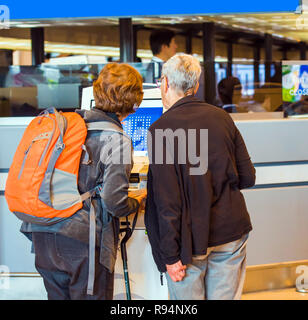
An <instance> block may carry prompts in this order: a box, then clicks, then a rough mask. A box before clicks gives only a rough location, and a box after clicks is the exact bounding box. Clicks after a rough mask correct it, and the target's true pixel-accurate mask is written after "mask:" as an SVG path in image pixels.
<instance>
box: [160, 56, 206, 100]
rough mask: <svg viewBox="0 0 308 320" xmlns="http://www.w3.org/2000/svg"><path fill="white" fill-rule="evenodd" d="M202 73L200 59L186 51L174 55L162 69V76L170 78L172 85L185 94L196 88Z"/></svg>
mask: <svg viewBox="0 0 308 320" xmlns="http://www.w3.org/2000/svg"><path fill="white" fill-rule="evenodd" d="M200 74H201V66H200V62H199V60H198V59H197V58H195V57H193V56H191V55H189V54H184V53H178V54H176V55H174V56H173V57H172V58H170V59H169V60H168V61H167V62H166V63H165V64H164V65H163V69H162V76H166V77H167V78H168V82H169V85H170V87H171V88H172V89H175V90H176V91H178V92H179V91H180V92H184V94H185V93H187V91H188V90H190V89H195V88H196V86H197V83H198V81H199V78H200Z"/></svg>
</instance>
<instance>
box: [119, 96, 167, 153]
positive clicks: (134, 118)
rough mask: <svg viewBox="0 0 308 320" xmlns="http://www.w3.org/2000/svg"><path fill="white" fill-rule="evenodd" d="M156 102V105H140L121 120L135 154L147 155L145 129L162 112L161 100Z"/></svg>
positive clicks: (146, 129)
mask: <svg viewBox="0 0 308 320" xmlns="http://www.w3.org/2000/svg"><path fill="white" fill-rule="evenodd" d="M157 102H159V103H157ZM156 103H157V106H155V107H154V106H149V107H142V106H141V107H140V108H139V109H138V110H137V111H136V112H135V113H134V114H131V115H130V116H128V117H127V118H126V119H125V120H124V121H123V122H122V125H123V130H124V131H125V132H126V133H127V134H128V135H129V136H130V138H131V139H132V142H133V147H134V155H135V156H147V131H148V129H149V127H150V126H151V124H152V123H154V122H155V121H156V120H158V119H159V118H160V117H161V115H162V113H163V107H162V105H161V100H160V101H156Z"/></svg>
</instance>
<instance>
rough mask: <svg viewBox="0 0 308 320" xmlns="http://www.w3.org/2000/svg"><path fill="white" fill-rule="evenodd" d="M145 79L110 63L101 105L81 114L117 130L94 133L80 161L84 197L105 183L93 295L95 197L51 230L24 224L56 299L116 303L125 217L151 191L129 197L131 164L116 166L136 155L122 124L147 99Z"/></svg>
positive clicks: (98, 99)
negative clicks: (90, 284)
mask: <svg viewBox="0 0 308 320" xmlns="http://www.w3.org/2000/svg"><path fill="white" fill-rule="evenodd" d="M142 90H143V87H142V77H141V75H140V74H139V73H138V71H137V70H135V69H134V68H133V67H131V66H129V65H128V64H118V63H109V64H107V65H106V66H105V67H104V68H103V69H102V71H101V72H100V75H99V77H98V79H97V81H95V82H94V86H93V93H94V98H95V107H94V108H93V109H91V110H76V112H78V113H79V114H80V115H81V116H82V117H83V119H84V120H85V122H86V123H93V122H97V121H100V122H105V123H106V125H109V126H111V127H113V128H116V129H113V132H111V133H110V132H108V131H107V132H106V131H89V132H88V135H87V138H86V142H85V149H86V151H87V152H84V153H83V156H82V157H81V162H80V169H79V177H78V189H79V192H80V193H81V194H83V193H85V192H87V191H88V190H92V189H93V188H95V187H96V186H99V185H101V186H102V188H101V190H100V193H99V195H97V196H96V197H95V198H93V199H92V204H93V206H94V209H95V215H96V248H95V251H96V252H95V275H94V276H95V278H94V292H93V295H88V294H87V284H88V270H89V220H90V219H89V215H90V199H89V200H87V201H85V202H84V204H83V208H82V209H80V210H79V211H77V212H76V213H75V214H74V215H73V216H72V217H70V218H67V219H65V220H62V221H61V222H58V223H56V224H53V225H50V226H41V225H38V224H33V223H27V222H24V223H23V224H22V226H21V232H23V233H24V234H25V235H26V236H27V237H28V238H29V239H30V240H32V241H33V246H34V252H35V266H36V269H37V271H38V272H39V273H40V274H41V276H42V277H43V280H44V285H45V288H46V291H47V294H48V299H50V300H84V299H88V300H112V299H113V284H114V267H115V261H116V257H117V246H118V238H119V219H118V218H119V217H125V216H127V215H129V214H131V213H134V212H136V211H137V210H138V208H139V205H140V204H141V203H142V202H143V200H144V198H145V196H146V190H141V191H139V192H136V193H135V194H134V193H130V194H128V186H129V178H130V172H131V169H132V166H133V163H132V156H131V157H130V159H128V160H130V161H125V163H124V161H123V163H122V162H121V163H114V161H113V159H121V157H123V156H124V155H125V157H127V155H130V154H131V152H132V143H131V140H130V139H129V138H128V136H126V135H122V134H121V133H120V132H117V131H123V128H122V125H121V121H122V120H123V119H125V117H127V116H128V115H129V114H131V113H134V112H135V110H136V108H137V107H138V106H139V105H140V104H141V102H142V98H143V91H142Z"/></svg>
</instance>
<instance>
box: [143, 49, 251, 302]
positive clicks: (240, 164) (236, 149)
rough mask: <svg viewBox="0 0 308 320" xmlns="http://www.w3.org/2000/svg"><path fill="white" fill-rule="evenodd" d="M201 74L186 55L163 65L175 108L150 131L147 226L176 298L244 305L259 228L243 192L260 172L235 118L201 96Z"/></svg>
mask: <svg viewBox="0 0 308 320" xmlns="http://www.w3.org/2000/svg"><path fill="white" fill-rule="evenodd" d="M200 72H201V69H200V64H199V61H198V60H197V59H196V58H194V57H192V56H190V55H186V54H180V55H175V56H174V57H172V58H171V59H169V60H168V61H167V62H166V63H165V64H164V66H163V69H162V83H161V94H162V101H163V104H164V107H165V108H166V109H168V110H167V111H166V112H165V113H164V114H163V115H162V117H161V118H160V119H159V120H157V121H156V122H155V123H154V124H152V126H151V127H150V129H149V139H148V141H149V146H148V150H149V156H150V166H149V173H148V197H147V204H146V214H145V225H146V229H147V232H148V236H149V240H150V244H151V247H152V253H153V257H154V260H155V262H156V264H157V267H158V269H159V271H160V272H167V273H166V277H167V283H168V289H169V294H170V298H171V299H187V300H190V299H240V297H241V293H242V288H243V283H244V278H245V263H246V242H247V239H248V234H249V232H250V231H251V230H252V226H251V222H250V217H249V214H248V212H247V209H246V205H245V201H244V198H243V195H242V193H241V191H240V190H241V189H243V188H248V187H251V186H253V185H254V183H255V169H254V167H253V165H252V163H251V161H250V157H249V155H248V153H247V150H246V146H245V143H244V141H243V139H242V136H241V134H240V132H239V131H238V129H237V128H236V126H235V124H234V122H233V120H232V119H231V117H230V116H229V114H228V113H227V112H225V111H223V110H222V109H220V108H217V107H214V106H211V105H208V104H206V103H204V102H202V101H200V100H198V99H196V98H194V96H193V95H194V93H195V92H196V91H197V89H198V79H199V77H200ZM170 129H171V130H170ZM201 129H203V130H201ZM204 129H206V130H207V134H208V136H207V135H206V134H205V131H204ZM163 132H164V134H162V133H163ZM172 133H173V135H172ZM194 135H195V138H194V139H191V138H193V137H194ZM175 136H176V138H175ZM162 137H163V138H162ZM159 139H160V141H159ZM187 141H189V143H188V142H187ZM196 142H197V144H196ZM207 145H208V148H206V146H207ZM204 150H206V151H208V152H204ZM193 151H194V152H195V153H196V154H199V155H200V159H199V167H198V166H197V163H196V161H194V160H195V159H196V155H194V154H193ZM167 155H168V157H167ZM170 155H174V159H172V157H171V158H170ZM184 156H186V157H184ZM179 158H180V159H179ZM172 160H173V162H172Z"/></svg>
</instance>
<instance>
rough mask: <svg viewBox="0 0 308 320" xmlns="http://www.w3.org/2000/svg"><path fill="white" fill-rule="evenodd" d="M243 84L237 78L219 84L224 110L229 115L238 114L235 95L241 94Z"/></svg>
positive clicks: (224, 80) (229, 78)
mask: <svg viewBox="0 0 308 320" xmlns="http://www.w3.org/2000/svg"><path fill="white" fill-rule="evenodd" d="M241 89H242V87H241V82H240V80H239V79H238V78H236V77H232V76H231V77H228V78H225V79H222V80H221V81H220V82H219V83H218V95H219V98H220V100H221V102H222V106H221V107H222V108H223V109H224V110H225V111H227V112H228V113H234V112H237V110H236V108H237V104H236V103H235V101H234V100H235V99H234V93H235V90H236V92H237V93H239V94H240V93H241Z"/></svg>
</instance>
